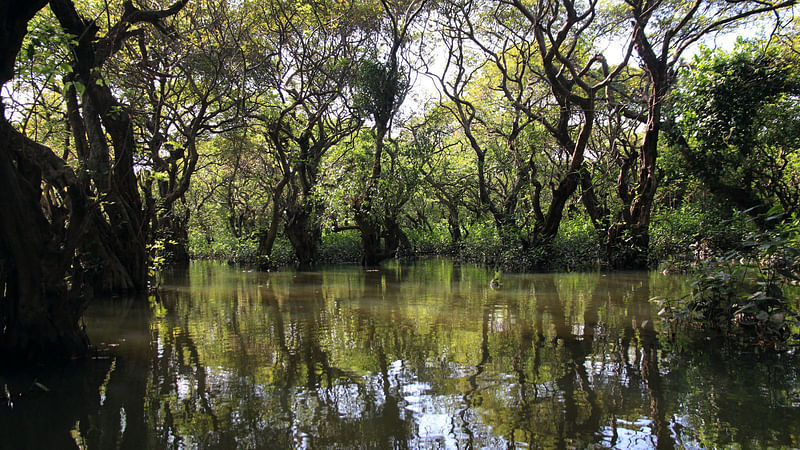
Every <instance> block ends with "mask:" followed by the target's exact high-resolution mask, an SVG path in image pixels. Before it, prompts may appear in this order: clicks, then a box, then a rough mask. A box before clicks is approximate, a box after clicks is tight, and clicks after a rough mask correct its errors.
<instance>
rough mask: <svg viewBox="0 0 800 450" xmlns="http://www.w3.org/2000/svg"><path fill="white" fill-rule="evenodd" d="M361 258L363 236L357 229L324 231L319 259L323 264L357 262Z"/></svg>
mask: <svg viewBox="0 0 800 450" xmlns="http://www.w3.org/2000/svg"><path fill="white" fill-rule="evenodd" d="M360 260H361V237H360V236H359V234H358V232H357V231H356V230H347V231H342V232H339V233H323V234H322V242H321V243H320V247H319V261H320V262H321V263H323V264H342V263H357V262H358V261H360Z"/></svg>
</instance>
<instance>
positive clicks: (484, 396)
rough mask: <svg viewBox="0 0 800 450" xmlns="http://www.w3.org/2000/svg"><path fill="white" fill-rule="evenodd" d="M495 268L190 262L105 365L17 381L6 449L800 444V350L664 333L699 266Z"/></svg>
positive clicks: (130, 312)
mask: <svg viewBox="0 0 800 450" xmlns="http://www.w3.org/2000/svg"><path fill="white" fill-rule="evenodd" d="M492 275H493V272H492V271H490V270H489V269H486V268H481V267H476V266H471V265H460V264H457V263H454V262H452V261H449V260H442V259H429V260H422V261H418V262H415V263H412V264H399V263H391V264H388V265H386V266H384V267H382V268H380V269H375V270H364V269H362V268H360V267H355V266H337V267H329V268H324V269H321V270H319V271H316V272H294V271H278V272H271V273H259V272H251V271H246V270H242V269H241V268H232V267H228V266H226V265H224V264H219V263H211V262H196V263H193V264H192V266H191V267H190V268H189V271H188V272H187V273H184V274H181V275H175V276H173V277H171V278H168V279H167V280H166V281H165V282H164V285H163V287H162V289H161V291H160V293H159V295H158V296H157V297H151V298H150V299H149V300H142V299H138V300H137V299H111V300H107V301H96V302H94V303H93V304H92V305H91V306H90V308H89V310H88V311H87V314H86V318H85V322H86V327H87V330H88V332H89V334H90V336H91V339H92V342H93V343H94V344H98V345H101V347H102V351H101V352H100V353H99V354H98V355H97V356H96V357H95V358H93V359H91V360H89V361H78V362H75V363H74V364H70V365H69V366H67V367H62V368H58V369H53V370H49V371H42V370H38V371H33V372H25V373H14V374H8V375H0V388H3V389H4V390H5V397H3V395H1V394H2V393H0V448H2V449H5V448H9V449H12V448H13V449H23V448H32V449H39V448H41V449H44V448H52V449H61V448H76V447H77V448H90V449H106V448H135V449H145V448H154V449H161V448H254V449H262V448H264V449H270V448H512V447H522V448H656V447H657V448H700V447H720V446H729V445H731V446H736V447H738V446H741V447H744V448H750V447H755V448H762V447H794V448H797V447H800V356H798V355H796V354H793V353H780V354H776V353H769V352H755V351H754V352H745V353H743V354H742V353H738V352H737V353H735V354H733V353H730V352H729V351H726V350H724V349H723V348H721V347H720V346H717V345H715V343H714V342H713V341H709V342H706V343H701V344H699V345H696V346H694V347H692V348H691V349H688V350H686V351H684V352H677V351H675V349H674V348H672V347H670V345H669V344H668V343H667V342H666V341H665V340H664V339H663V336H662V335H661V333H660V326H659V323H658V320H657V313H658V311H657V308H656V306H655V305H654V304H653V303H651V302H649V299H650V298H652V297H654V296H660V295H680V294H681V293H682V292H686V290H687V285H686V280H685V279H684V278H682V277H679V276H665V275H660V274H656V273H615V274H601V273H589V274H547V275H540V274H503V276H502V285H501V286H500V287H498V288H496V289H493V288H491V287H490V286H489V281H490V279H491V278H492Z"/></svg>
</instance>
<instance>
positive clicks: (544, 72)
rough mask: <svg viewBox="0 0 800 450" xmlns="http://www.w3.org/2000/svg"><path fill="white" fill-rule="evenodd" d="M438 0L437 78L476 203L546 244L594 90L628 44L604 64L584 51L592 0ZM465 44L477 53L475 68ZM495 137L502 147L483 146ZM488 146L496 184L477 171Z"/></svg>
mask: <svg viewBox="0 0 800 450" xmlns="http://www.w3.org/2000/svg"><path fill="white" fill-rule="evenodd" d="M447 5H448V6H447V8H448V9H447V10H446V11H445V12H444V13H443V15H446V16H448V17H450V18H451V19H450V22H449V23H448V25H447V26H446V28H445V35H446V36H445V39H446V45H447V46H448V48H449V50H450V52H449V57H448V61H447V63H446V65H445V68H444V71H443V73H442V74H441V75H437V78H438V79H439V84H440V87H441V91H442V93H444V95H445V96H446V97H447V98H448V100H449V102H450V103H449V106H448V107H449V108H450V110H451V111H452V113H453V115H454V116H455V117H456V119H457V120H458V122H459V123H460V124H461V126H462V128H463V129H464V133H465V135H466V139H467V141H468V142H469V145H470V147H471V148H472V150H473V151H474V152H475V155H476V158H477V169H478V188H479V192H480V199H481V203H482V204H483V205H484V207H485V208H487V209H488V210H489V211H490V212H491V214H492V216H493V217H494V219H495V224H496V227H497V229H498V230H499V231H500V232H501V234H506V235H510V236H515V238H517V239H519V240H520V241H521V244H522V248H523V249H524V250H528V249H531V248H533V247H538V246H542V245H547V244H548V243H550V242H551V241H552V240H553V239H554V238H555V236H556V234H557V232H558V228H559V225H560V223H561V220H562V217H563V212H564V208H565V206H566V204H567V202H568V201H569V199H570V198H571V197H572V195H573V194H574V192H575V191H576V189H577V187H578V185H579V182H580V179H581V173H582V172H583V171H584V161H585V156H584V155H585V151H586V147H587V145H588V143H589V139H590V137H591V136H592V132H593V127H594V124H595V115H596V97H597V94H598V92H602V90H603V89H605V88H606V87H607V86H608V85H609V84H610V83H611V81H612V80H613V79H614V78H615V76H616V75H617V74H618V73H619V72H620V71H621V70H622V68H623V67H624V64H625V63H626V62H627V55H629V54H630V51H631V50H630V48H629V49H628V51H627V53H626V57H625V60H624V61H623V63H622V64H620V65H619V66H617V67H616V68H614V69H613V70H612V69H610V68H609V66H608V64H607V63H606V61H605V58H604V57H603V56H602V55H600V54H599V53H598V54H595V55H592V53H591V50H592V49H591V45H590V42H591V36H593V35H594V34H593V33H596V31H594V30H593V29H592V27H593V26H594V22H595V19H596V4H595V3H594V2H590V3H589V4H587V5H582V6H583V9H579V6H581V5H576V4H575V3H574V2H571V1H563V2H558V1H552V2H547V1H541V2H538V3H536V4H534V5H530V6H529V5H527V4H525V3H523V2H517V1H508V2H498V3H492V2H490V3H483V2H478V1H474V2H473V1H470V2H451V3H448V4H447ZM471 49H477V50H478V52H479V55H481V56H483V57H485V58H486V62H485V63H483V62H480V63H478V64H477V68H476V67H475V66H476V65H475V64H474V63H472V58H471V56H470V55H471V54H472V53H473V52H472V51H471ZM479 61H480V60H479ZM481 75H483V76H484V77H486V78H484V79H481ZM487 75H488V76H487ZM476 82H482V83H486V86H484V87H483V89H484V90H485V91H483V92H481V94H482V95H481V94H478V95H475V94H474V92H475V87H474V84H475V83H476ZM487 97H489V98H492V101H490V102H486V101H485V100H486V99H487ZM480 103H483V104H487V103H488V105H487V106H481V105H480ZM497 142H501V143H502V146H503V147H504V148H502V149H500V150H499V151H497V150H494V151H493V146H495V145H496V143H497ZM493 152H494V153H499V154H500V155H501V156H499V157H498V159H499V160H502V158H503V156H502V155H507V156H505V158H507V159H508V160H509V163H507V166H508V167H509V170H510V173H511V174H510V176H509V179H508V181H507V182H506V183H505V184H506V186H504V188H503V189H500V188H497V187H493V186H492V185H493V182H492V179H491V175H489V174H488V173H487V172H489V171H487V163H488V161H489V160H488V157H489V156H490V155H492V153H493ZM495 183H497V184H499V185H500V186H503V184H504V183H503V182H502V181H500V180H498V181H496V182H495ZM493 191H498V192H503V193H504V195H501V196H497V195H493ZM498 197H499V198H498ZM520 208H524V211H520Z"/></svg>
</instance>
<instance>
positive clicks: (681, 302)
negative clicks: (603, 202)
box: [655, 218, 800, 347]
mask: <svg viewBox="0 0 800 450" xmlns="http://www.w3.org/2000/svg"><path fill="white" fill-rule="evenodd" d="M693 277H694V278H693V280H694V281H693V282H692V289H691V292H690V293H689V294H687V295H686V296H685V297H681V298H658V299H655V301H656V302H658V303H659V305H660V306H661V311H660V312H659V316H660V317H661V319H662V322H663V324H664V328H665V330H666V331H667V334H668V335H669V336H671V338H672V340H674V341H676V342H678V343H680V341H686V340H690V341H693V340H696V337H697V335H698V334H700V335H702V336H705V337H707V338H709V339H711V338H713V337H715V336H719V337H724V338H727V339H726V340H727V341H734V342H739V343H742V344H758V345H762V346H769V347H786V346H796V345H798V344H800V287H798V286H799V285H800V219H798V218H794V219H793V220H789V221H785V222H783V223H782V224H780V225H778V226H777V227H775V229H773V230H770V231H761V232H752V233H749V234H748V235H747V236H746V238H745V239H744V240H743V241H741V242H739V243H738V245H737V246H736V247H734V248H731V249H729V250H726V251H724V252H723V253H722V254H720V255H718V256H715V257H711V258H707V259H705V260H703V261H701V262H700V263H699V264H698V265H697V266H696V268H695V269H694V271H693ZM679 346H680V345H679Z"/></svg>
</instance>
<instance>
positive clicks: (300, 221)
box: [284, 206, 322, 270]
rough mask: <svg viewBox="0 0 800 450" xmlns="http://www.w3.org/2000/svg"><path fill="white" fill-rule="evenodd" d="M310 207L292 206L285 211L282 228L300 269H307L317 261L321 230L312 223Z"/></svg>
mask: <svg viewBox="0 0 800 450" xmlns="http://www.w3.org/2000/svg"><path fill="white" fill-rule="evenodd" d="M313 222H314V219H313V217H312V211H311V208H310V207H308V206H299V207H294V208H292V209H291V210H289V211H288V212H287V218H286V225H285V226H284V230H285V231H286V236H287V237H288V238H289V242H291V243H292V247H293V248H294V252H295V255H296V256H297V261H298V265H299V268H300V270H309V269H311V268H312V267H313V266H314V265H315V264H316V263H317V250H318V248H319V241H320V238H321V235H322V232H321V230H320V228H319V225H317V224H316V223H313Z"/></svg>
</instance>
